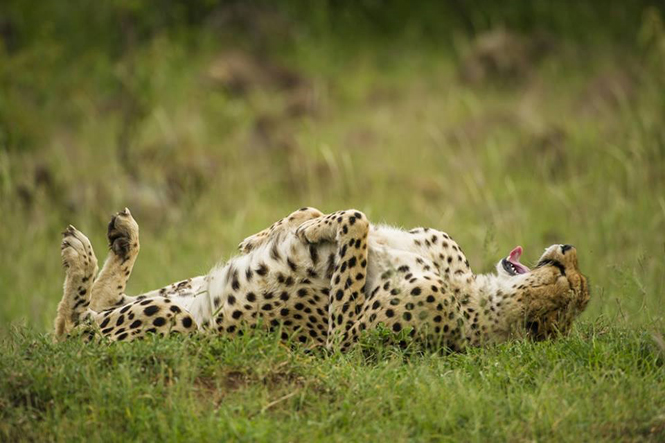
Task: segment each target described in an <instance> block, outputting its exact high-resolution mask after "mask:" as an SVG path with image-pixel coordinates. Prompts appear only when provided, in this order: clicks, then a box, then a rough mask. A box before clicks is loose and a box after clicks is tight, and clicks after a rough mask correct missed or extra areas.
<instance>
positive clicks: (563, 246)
mask: <svg viewBox="0 0 665 443" xmlns="http://www.w3.org/2000/svg"><path fill="white" fill-rule="evenodd" d="M570 249H573V245H561V253H562V254H565V253H566V252H568V251H569V250H570Z"/></svg>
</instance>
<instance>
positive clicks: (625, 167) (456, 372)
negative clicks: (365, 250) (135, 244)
mask: <svg viewBox="0 0 665 443" xmlns="http://www.w3.org/2000/svg"><path fill="white" fill-rule="evenodd" d="M84 3H85V2H84ZM84 3H82V4H81V9H80V12H79V10H78V9H77V10H74V9H72V8H70V9H67V10H62V11H60V12H61V13H60V14H58V13H57V12H58V10H57V7H58V5H60V4H61V2H55V1H48V2H46V1H45V2H40V5H41V7H43V8H50V9H47V10H34V11H32V10H31V11H23V12H25V14H23V13H22V14H17V13H13V14H8V15H6V16H3V17H5V18H4V19H3V20H1V21H0V39H1V40H2V48H3V49H2V51H0V57H1V59H0V61H1V62H0V86H2V91H3V93H2V96H3V98H2V105H0V214H2V229H0V244H1V245H2V252H1V253H0V288H1V290H0V296H1V298H2V303H1V304H0V337H1V339H0V340H1V343H0V440H10V441H13V440H17V439H20V438H23V439H25V440H30V439H32V440H49V439H50V440H58V439H61V440H71V439H77V438H79V439H81V438H83V437H82V436H86V437H87V436H91V437H92V439H93V440H101V439H109V438H110V439H117V440H121V439H134V440H138V439H142V438H144V439H145V438H148V437H152V436H154V435H158V436H160V437H163V438H164V439H169V440H178V439H186V438H197V437H201V438H206V437H207V438H208V439H211V440H214V439H215V438H218V439H219V438H221V437H234V438H235V439H238V440H241V439H246V440H252V439H257V440H268V439H269V438H271V437H276V439H277V440H310V439H315V438H318V439H333V440H335V439H336V440H345V439H346V440H348V439H352V440H353V439H355V440H361V439H363V438H369V437H371V438H372V439H380V438H395V439H396V440H402V441H403V440H408V439H414V440H445V439H446V438H448V439H450V440H484V439H488V438H494V439H498V440H511V441H514V440H520V441H521V440H536V439H537V440H559V441H560V440H564V441H565V440H569V441H573V440H574V441H579V440H611V441H616V440H629V441H635V440H653V441H662V440H663V438H665V427H664V426H665V425H664V423H665V397H664V396H663V393H664V392H665V375H664V374H665V371H664V370H663V358H664V357H663V355H664V352H665V338H664V337H665V324H664V322H663V316H664V315H665V305H664V304H663V302H662V294H663V292H664V291H665V273H664V272H663V269H664V268H665V262H664V260H663V257H664V256H665V254H664V252H665V199H664V198H663V195H665V175H664V174H663V171H665V132H664V131H665V129H664V127H663V125H662V122H663V121H664V119H665V117H664V114H663V112H664V110H665V107H663V97H665V94H663V91H664V90H665V84H664V83H663V79H665V76H664V75H663V72H665V71H664V69H665V66H664V65H663V60H665V55H664V53H663V50H664V49H663V48H665V46H664V45H663V42H665V31H664V29H665V27H664V26H663V23H664V20H663V17H665V14H663V12H662V11H659V10H657V9H654V8H652V7H648V5H646V3H648V2H644V3H642V2H631V8H634V9H631V8H628V7H627V5H626V3H625V2H602V5H601V2H598V5H600V6H594V4H595V2H584V5H582V4H580V5H575V6H572V5H571V6H570V8H577V9H574V10H572V9H568V8H567V9H566V10H565V11H564V10H563V9H561V10H558V9H557V10H554V9H553V10H548V9H547V8H548V7H549V6H547V5H549V3H548V4H546V3H537V4H536V3H534V4H533V5H534V7H533V8H532V9H530V10H528V11H527V10H525V11H521V10H512V11H511V10H508V9H506V10H505V11H504V10H503V9H491V10H484V9H482V10H478V11H477V14H475V15H472V16H470V17H467V18H468V20H467V21H464V22H463V25H460V26H457V27H456V26H455V25H456V23H454V22H453V19H452V18H450V17H453V16H454V15H453V14H452V13H451V14H439V13H435V12H436V11H430V10H426V11H425V12H424V13H423V15H424V17H423V20H427V19H428V18H430V17H431V20H430V21H429V22H427V23H425V24H424V25H422V26H420V25H419V24H418V23H416V22H414V21H413V20H414V17H413V16H412V15H411V14H413V13H415V12H417V11H413V10H411V9H409V10H403V11H397V12H396V11H391V10H390V9H389V8H384V7H382V8H381V10H380V11H372V10H370V11H369V12H368V13H367V14H366V15H365V16H363V17H365V18H363V20H362V21H361V22H360V23H354V22H353V17H354V15H353V14H345V15H344V17H345V20H348V21H347V22H344V23H341V24H340V23H337V22H334V19H335V17H334V14H333V11H328V12H325V11H319V13H317V14H314V13H312V16H309V17H308V16H307V14H305V13H304V12H303V13H301V14H300V15H297V14H296V17H295V18H294V17H293V16H290V15H289V13H290V12H289V11H291V12H293V11H292V10H288V11H287V12H286V13H284V14H277V15H274V14H273V15H261V14H246V15H245V16H243V17H245V18H247V20H248V23H245V22H243V23H242V24H241V26H237V27H235V28H229V27H228V26H227V24H228V23H227V22H224V20H228V17H229V15H228V14H227V15H222V14H218V15H216V16H215V17H210V18H209V19H208V20H206V21H205V24H204V25H201V29H198V28H197V30H196V31H195V33H192V34H190V35H188V34H186V33H184V32H182V33H178V32H174V33H167V32H163V31H164V29H163V28H155V29H157V31H154V32H152V33H151V32H148V31H149V30H150V29H149V25H150V23H152V22H147V21H145V22H141V21H139V20H138V19H137V18H136V16H135V15H132V14H139V13H140V12H141V10H140V7H139V6H137V5H139V4H140V2H133V3H132V4H134V3H136V4H134V6H135V8H134V9H132V8H130V7H129V6H126V9H125V10H123V11H121V12H122V14H118V15H117V16H115V15H114V16H112V17H111V18H112V20H111V19H108V20H106V21H105V17H106V16H105V15H104V13H105V11H106V10H104V9H97V10H95V12H96V13H95V14H94V15H93V16H94V17H95V18H96V19H95V20H93V21H88V20H84V19H82V18H81V16H77V15H76V14H85V13H87V12H89V11H86V10H85V8H84V7H83V6H84ZM190 3H191V2H190ZM366 3H367V4H370V3H372V2H366ZM436 3H437V4H438V3H443V2H436ZM458 3H459V2H455V3H454V4H457V5H458V7H460V8H464V7H463V6H460V5H462V3H459V4H458ZM110 4H111V3H109V5H110ZM113 4H114V5H115V4H116V3H115V2H114V3H113ZM123 4H124V3H123ZM377 4H379V3H377ZM405 4H406V3H405ZM434 4H435V2H432V6H430V7H431V8H434V6H433V5H434ZM451 4H453V3H451ZM475 4H476V3H474V5H475ZM488 4H489V3H488ZM525 4H526V3H525ZM554 4H555V3H552V5H554ZM7 5H9V6H11V7H13V8H14V9H16V8H19V9H20V8H22V6H21V5H22V2H21V1H16V0H10V1H8V2H4V3H3V4H2V5H1V6H0V8H5V7H7ZM12 5H13V6H12ZM381 5H383V4H381ZM633 5H636V6H633ZM95 7H96V8H99V5H98V4H95ZM109 7H110V6H109ZM367 7H371V6H367ZM137 8H138V9H137ZM538 8H540V9H538ZM552 8H554V6H552ZM23 9H24V8H23ZM384 9H385V11H384ZM137 11H138V12H137ZM14 12H15V11H14ZM28 12H29V13H30V14H36V15H39V14H41V15H42V16H48V17H50V20H52V26H41V24H36V23H30V22H29V20H30V19H31V17H32V16H31V15H30V14H28ZM106 12H108V11H106ZM241 12H242V11H241ZM241 12H237V14H239V15H242V14H241ZM398 12H399V13H398ZM386 16H390V17H399V18H400V20H399V22H400V23H401V22H405V23H410V26H408V29H403V30H401V31H400V32H393V33H387V34H386V35H382V34H378V35H377V36H374V37H373V38H370V37H372V36H371V35H370V34H372V33H375V32H379V30H384V29H387V30H388V31H390V29H391V28H390V26H393V25H394V23H395V22H394V21H393V22H389V23H386V22H381V21H380V20H379V19H380V18H381V17H383V18H385V17H386ZM77 17H78V18H77ZM255 17H259V18H261V20H260V22H258V21H257V22H252V19H253V18H255ZM106 18H108V17H106ZM119 19H122V20H124V21H123V23H124V25H125V26H126V29H127V30H128V32H126V33H125V34H124V35H125V37H126V38H125V39H124V40H118V39H113V38H111V37H112V36H113V35H114V34H113V33H112V32H114V31H113V30H114V29H115V27H117V23H118V20H119ZM284 19H285V20H286V22H287V23H286V26H285V25H284V23H283V20H284ZM309 19H311V20H309ZM12 20H13V21H12ZM67 20H70V21H69V22H68V21H67ZM280 20H282V21H280ZM308 20H309V21H308ZM445 20H448V21H449V22H450V23H449V24H450V27H447V26H443V25H442V21H445ZM329 21H330V22H329ZM8 23H9V24H8ZM307 23H309V25H306V24H307ZM445 23H448V22H445ZM72 24H73V25H76V26H79V28H81V27H85V25H88V24H89V26H88V27H87V28H85V29H79V31H80V32H68V30H69V29H71V26H70V25H72ZM497 28H502V29H505V30H506V31H507V32H508V33H509V34H508V35H506V34H505V33H503V32H500V31H496V29H497ZM12 29H13V31H12ZM220 29H221V30H224V29H231V31H232V32H231V31H229V32H228V34H237V36H238V38H239V39H241V40H242V41H241V42H240V43H239V44H229V38H233V37H234V35H231V36H229V35H228V34H224V33H223V32H222V31H219V30H220ZM469 29H471V30H469ZM132 30H133V32H131V31H132ZM243 30H249V31H250V33H249V34H251V35H250V36H248V35H247V34H245V35H243V34H242V31H243ZM340 30H343V31H344V32H341V31H340ZM543 30H544V31H546V32H544V33H541V32H540V31H543ZM236 31H237V32H236ZM30 32H33V34H29V33H30ZM386 32H387V31H386ZM437 32H439V34H437ZM481 34H482V36H483V38H482V39H480V38H479V39H476V35H478V36H480V35H481ZM536 34H538V35H536ZM524 35H526V36H527V37H529V38H527V41H526V42H525V41H523V40H520V39H521V38H522V37H521V36H524ZM531 37H533V38H531ZM536 37H537V38H536ZM65 38H67V39H70V40H64V39H65ZM478 40H480V42H478ZM108 42H114V43H113V44H115V43H117V44H118V45H121V46H111V43H108ZM106 43H108V45H106V46H105V44H106ZM271 45H274V46H271ZM492 48H498V52H496V51H497V49H492ZM488 51H489V54H490V55H487V54H488ZM492 51H495V52H494V53H492ZM506 52H509V53H510V54H511V57H508V58H497V57H498V56H500V54H502V53H506ZM487 60H490V61H491V60H495V61H493V62H491V63H489V64H486V65H484V64H483V63H484V62H483V61H487ZM266 73H269V74H266ZM249 165H251V167H250V166H249ZM304 205H308V206H314V207H317V208H319V209H321V210H322V211H324V212H329V211H333V210H336V209H339V208H348V207H354V208H357V209H359V210H361V211H363V212H364V213H365V214H367V216H368V218H369V219H370V220H373V221H378V222H387V223H391V224H395V225H399V226H405V227H410V226H415V225H422V226H431V227H435V228H438V229H441V230H444V231H446V232H448V233H450V234H451V235H452V236H453V237H454V238H455V239H456V240H457V241H458V242H459V244H461V245H463V246H464V251H465V253H466V255H467V257H468V258H469V261H470V262H471V265H472V267H473V268H474V269H477V270H478V271H489V270H490V269H491V267H492V266H493V265H494V264H495V263H496V261H497V260H498V259H499V258H500V257H501V256H503V255H504V254H505V253H506V251H508V250H510V249H511V248H513V247H514V246H516V245H518V244H519V245H521V246H523V247H524V251H525V252H524V258H525V262H526V261H528V259H529V258H531V259H532V260H535V259H536V258H537V257H538V256H539V255H540V253H541V252H542V249H541V248H542V247H544V246H546V245H550V244H553V243H570V244H573V245H575V246H576V247H577V249H578V253H579V258H580V267H581V269H582V270H583V271H584V272H585V273H586V274H588V276H589V278H590V285H591V296H592V298H591V301H590V303H589V306H588V308H587V310H586V311H585V313H584V315H583V316H582V317H581V319H580V321H579V322H578V324H577V326H576V327H575V328H574V330H573V334H572V335H571V336H570V337H569V338H567V339H565V340H563V341H559V342H543V343H535V344H534V343H521V344H507V345H502V346H499V347H496V348H490V349H486V350H477V351H472V352H470V353H467V354H461V355H452V356H440V355H424V356H423V355H418V354H409V355H404V353H403V351H402V350H399V349H394V348H392V347H383V346H378V345H372V346H370V348H369V349H368V350H367V351H366V352H361V350H358V351H357V352H353V353H351V354H349V355H334V356H332V357H328V358H321V357H320V356H317V355H309V354H306V353H304V352H302V351H300V350H297V349H296V350H291V349H289V348H285V347H283V346H280V345H278V344H277V343H276V342H274V341H272V339H271V338H270V337H263V336H259V337H256V336H249V337H244V338H243V339H242V340H239V341H232V342H229V341H226V340H225V339H223V338H207V339H204V340H201V341H198V340H195V339H191V338H190V339H185V340H159V339H155V340H154V341H145V342H141V343H135V344H131V345H130V346H127V345H111V346H101V347H94V346H93V347H91V346H88V345H84V344H83V343H80V342H78V341H71V342H68V343H65V344H54V343H52V340H51V337H50V336H49V335H48V333H49V331H50V328H51V327H52V319H53V317H54V315H55V310H56V306H57V303H58V300H59V298H60V296H61V290H62V287H61V284H62V278H63V273H62V269H61V265H60V258H59V248H58V245H59V242H60V234H59V233H60V232H61V231H62V230H63V229H65V228H66V227H67V225H68V224H70V223H72V224H74V225H75V226H76V227H77V228H79V229H81V230H82V231H83V232H85V233H86V234H87V235H89V237H90V238H91V241H92V243H93V246H94V247H95V248H96V249H97V250H98V251H102V250H103V248H104V243H105V240H104V237H105V232H104V226H105V224H106V222H107V221H108V218H109V216H110V215H111V214H112V213H113V211H115V210H117V208H122V207H125V206H129V207H130V208H131V209H132V214H134V216H135V218H136V219H137V221H138V222H139V224H140V225H141V227H142V231H141V235H142V244H143V247H142V250H141V259H140V260H139V262H138V263H137V266H136V268H135V269H134V272H133V274H132V280H131V282H130V284H129V287H128V288H127V291H128V292H130V293H138V292H141V291H146V290H150V289H153V288H156V287H160V286H163V285H165V284H168V283H170V282H171V281H172V280H177V279H181V278H182V279H184V278H187V277H190V276H192V275H198V274H201V273H205V272H206V271H207V270H208V269H210V268H211V267H212V266H213V264H214V263H215V262H216V261H217V260H219V258H220V257H222V258H225V257H228V256H229V255H230V254H232V253H233V251H235V247H236V245H237V244H238V242H239V241H240V240H242V239H243V238H245V237H246V236H248V235H250V234H252V233H254V232H258V231H259V230H260V229H262V228H264V227H265V226H268V225H269V224H270V223H271V222H273V221H274V220H275V219H276V218H278V217H280V216H282V215H283V214H286V213H288V212H290V211H291V210H292V209H293V208H297V207H300V206H304ZM175 245H177V247H175ZM393 436H394V437H393Z"/></svg>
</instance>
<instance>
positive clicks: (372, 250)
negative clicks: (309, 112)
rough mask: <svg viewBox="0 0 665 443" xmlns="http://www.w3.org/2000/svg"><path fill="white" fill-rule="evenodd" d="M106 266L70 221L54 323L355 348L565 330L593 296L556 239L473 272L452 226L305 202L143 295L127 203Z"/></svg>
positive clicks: (63, 327) (118, 337) (111, 333)
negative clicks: (268, 332)
mask: <svg viewBox="0 0 665 443" xmlns="http://www.w3.org/2000/svg"><path fill="white" fill-rule="evenodd" d="M108 239H109V246H110V251H109V255H108V257H107V259H106V262H105V264H104V267H103V269H102V271H101V272H100V273H99V275H98V276H96V278H95V275H96V273H97V259H96V258H95V255H94V252H93V250H92V247H91V245H90V242H89V241H88V239H87V238H86V237H85V236H84V235H83V234H82V233H81V232H80V231H78V230H76V229H75V228H73V227H72V226H70V227H69V228H68V229H67V230H66V231H65V232H64V238H63V243H62V259H63V265H64V267H65V274H66V275H65V286H64V294H63V298H62V301H61V302H60V305H59V307H58V314H57V318H56V321H55V326H56V327H55V335H56V337H58V338H63V337H66V336H67V335H68V334H70V333H72V332H73V331H75V330H77V331H83V332H84V333H86V334H88V335H89V336H90V337H91V338H94V337H96V336H97V337H104V338H106V339H109V340H115V341H122V340H132V339H136V338H141V337H143V336H145V335H146V334H149V333H157V334H162V335H164V334H171V333H191V332H194V331H201V332H208V333H219V334H228V335H236V334H242V333H244V332H245V331H246V330H247V329H248V328H255V327H257V326H261V327H267V328H271V329H273V330H275V331H279V333H280V334H281V337H282V338H283V339H285V340H286V339H292V340H295V341H297V342H302V343H305V344H308V345H310V346H326V347H328V348H337V347H339V348H340V349H342V350H346V349H348V348H349V347H350V346H352V345H353V344H355V343H357V341H358V338H359V336H360V335H361V333H362V332H363V331H366V330H371V329H375V328H378V327H380V326H382V327H384V328H388V329H389V330H390V331H393V332H394V333H401V332H402V331H409V334H410V335H412V336H413V337H414V338H416V339H420V340H425V341H427V342H431V343H436V344H438V345H441V346H445V347H448V348H450V349H454V350H462V349H464V348H466V347H468V346H481V345H485V344H489V343H497V342H502V341H505V340H508V339H510V338H520V337H531V338H533V339H537V340H541V339H546V338H549V337H553V336H556V335H559V334H565V333H567V332H568V331H569V330H570V326H571V324H572V321H573V320H574V318H576V317H577V315H579V313H581V312H582V311H583V310H584V308H585V307H586V304H587V303H588V300H589V288H588V285H587V282H586V278H585V277H584V276H583V275H582V274H581V273H580V271H579V266H578V260H577V251H576V250H575V248H572V247H570V246H568V245H553V246H551V247H550V248H548V249H547V250H546V251H545V253H544V254H543V256H542V257H541V259H540V260H539V264H538V266H537V267H536V268H535V269H533V270H532V271H531V272H529V273H526V274H520V275H510V274H508V273H507V272H506V271H505V270H503V268H502V267H501V265H500V263H499V264H498V265H497V270H496V272H495V273H491V274H485V275H476V274H474V273H473V272H472V271H471V268H470V265H469V262H468V260H467V259H466V257H465V255H464V253H463V251H462V249H461V248H460V247H459V245H458V244H457V243H456V242H455V241H454V240H453V239H452V238H450V236H449V235H448V234H446V233H444V232H441V231H437V230H435V229H430V228H417V229H413V230H411V231H408V232H407V231H403V230H400V229H396V228H392V227H388V226H380V225H372V224H370V223H369V221H368V219H367V217H366V216H365V214H363V213H362V212H360V211H357V210H353V209H351V210H346V211H338V212H335V213H332V214H328V215H324V214H322V213H321V212H320V211H318V210H316V209H313V208H302V209H300V210H298V211H295V212H294V213H292V214H290V215H289V216H287V217H285V218H284V219H282V220H279V221H278V222H276V223H274V224H273V225H272V226H271V227H269V228H268V229H266V230H264V231H261V232H260V233H258V234H255V235H253V236H251V237H248V238H247V239H245V240H244V241H243V242H242V243H241V244H240V246H239V248H240V254H239V255H237V256H236V257H234V258H232V259H230V260H229V261H228V262H226V263H223V264H220V265H219V266H217V267H215V268H214V269H213V270H212V271H210V272H209V273H208V274H207V275H205V276H199V277H194V278H191V279H187V280H184V281H180V282H177V283H173V284H171V285H169V286H166V287H164V288H161V289H157V290H155V291H151V292H148V293H145V294H142V295H139V296H135V297H132V296H128V295H126V294H125V293H124V289H125V287H126V284H127V280H128V278H129V275H130V274H131V271H132V267H133V265H134V262H135V260H136V257H137V255H138V252H139V248H140V246H139V236H138V225H137V224H136V222H135V221H134V219H133V218H132V216H131V214H130V212H129V210H127V209H125V210H124V211H122V212H120V213H118V214H117V215H116V216H114V217H113V219H112V220H111V223H110V224H109V232H108Z"/></svg>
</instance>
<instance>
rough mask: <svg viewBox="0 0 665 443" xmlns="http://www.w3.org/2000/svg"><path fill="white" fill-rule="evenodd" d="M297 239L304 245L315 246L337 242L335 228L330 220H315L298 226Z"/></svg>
mask: <svg viewBox="0 0 665 443" xmlns="http://www.w3.org/2000/svg"><path fill="white" fill-rule="evenodd" d="M296 237H298V238H299V239H300V240H301V241H302V242H303V243H309V244H315V243H320V242H324V241H334V240H335V227H334V226H333V225H332V223H330V221H329V220H326V219H324V218H315V219H313V220H308V221H306V222H304V223H302V224H301V225H300V226H298V229H296Z"/></svg>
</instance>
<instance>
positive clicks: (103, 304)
mask: <svg viewBox="0 0 665 443" xmlns="http://www.w3.org/2000/svg"><path fill="white" fill-rule="evenodd" d="M107 238H108V241H109V248H110V251H109V255H108V257H107V258H106V261H105V262H104V266H103V267H102V270H101V272H100V273H99V276H98V277H97V279H96V280H95V283H94V284H93V285H92V297H91V303H90V308H91V309H92V310H94V311H101V310H103V309H107V308H110V307H113V306H120V305H123V304H125V303H126V302H127V301H129V300H128V298H127V297H126V296H125V295H124V292H125V287H126V285H127V280H129V275H130V274H131V272H132V268H133V267H134V262H135V261H136V257H137V256H138V254H139V249H140V245H139V225H138V224H137V223H136V221H135V220H134V218H132V214H131V213H130V212H129V209H127V208H125V209H124V210H123V211H120V212H119V213H117V214H116V215H114V216H113V218H111V221H110V222H109V226H108V234H107Z"/></svg>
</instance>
